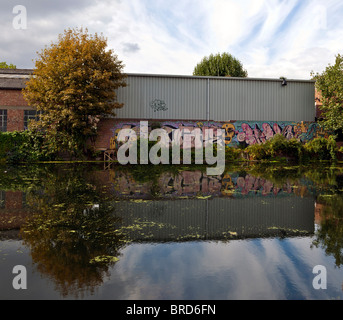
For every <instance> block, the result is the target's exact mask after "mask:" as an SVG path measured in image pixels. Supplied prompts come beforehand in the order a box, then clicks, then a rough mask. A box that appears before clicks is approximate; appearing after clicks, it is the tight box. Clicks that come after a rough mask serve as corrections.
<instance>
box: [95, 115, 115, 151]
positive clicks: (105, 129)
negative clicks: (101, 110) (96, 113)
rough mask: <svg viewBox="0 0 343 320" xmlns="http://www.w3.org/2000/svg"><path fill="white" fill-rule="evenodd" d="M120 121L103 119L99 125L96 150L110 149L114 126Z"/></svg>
mask: <svg viewBox="0 0 343 320" xmlns="http://www.w3.org/2000/svg"><path fill="white" fill-rule="evenodd" d="M116 122H118V119H116V120H115V119H102V120H101V121H100V122H99V125H98V137H97V139H96V141H95V144H93V146H94V147H95V148H96V149H109V148H110V139H111V138H112V137H113V136H114V132H113V129H114V126H115V123H116Z"/></svg>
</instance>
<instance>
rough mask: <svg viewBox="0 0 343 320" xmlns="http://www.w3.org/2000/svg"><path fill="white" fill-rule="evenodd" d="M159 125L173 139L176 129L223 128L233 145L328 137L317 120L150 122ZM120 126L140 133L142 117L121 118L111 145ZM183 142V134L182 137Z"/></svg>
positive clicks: (228, 141) (203, 129)
mask: <svg viewBox="0 0 343 320" xmlns="http://www.w3.org/2000/svg"><path fill="white" fill-rule="evenodd" d="M152 125H154V128H156V126H157V127H160V128H162V129H164V130H166V131H167V133H168V135H169V138H170V139H171V140H172V134H173V131H174V130H176V129H179V130H189V131H193V130H194V129H196V128H200V129H201V130H202V132H203V133H204V132H205V130H206V129H213V130H214V133H215V131H216V129H223V130H224V131H225V144H226V145H227V146H230V147H238V146H243V147H244V146H249V145H254V144H260V143H265V142H266V141H267V140H270V139H272V138H273V137H274V135H276V134H282V135H284V136H285V137H286V138H287V139H289V140H290V139H292V138H295V139H297V140H299V141H301V142H303V143H306V142H308V141H310V140H312V139H314V138H316V137H328V134H327V133H326V132H325V131H324V130H323V129H322V128H321V127H320V126H319V125H318V124H317V123H315V122H300V123H294V122H268V121H267V122H263V121H230V122H217V121H162V122H159V123H156V121H155V122H149V128H150V129H151V126H152ZM121 129H132V130H133V131H135V133H136V135H137V136H139V132H140V122H139V121H132V122H131V121H118V123H117V124H116V125H115V127H114V128H113V130H112V131H113V137H112V139H111V145H114V144H115V141H117V137H118V133H119V132H120V130H121ZM180 142H181V145H182V137H181V140H180Z"/></svg>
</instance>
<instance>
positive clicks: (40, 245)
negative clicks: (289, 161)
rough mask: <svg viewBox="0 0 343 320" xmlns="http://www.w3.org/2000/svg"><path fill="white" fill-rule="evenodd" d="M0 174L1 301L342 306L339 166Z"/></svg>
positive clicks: (13, 170) (52, 169)
mask: <svg viewBox="0 0 343 320" xmlns="http://www.w3.org/2000/svg"><path fill="white" fill-rule="evenodd" d="M0 172H1V175H0V190H1V191H0V299H118V300H119V299H125V300H131V299H138V300H140V299H144V300H146V299H158V300H161V299H165V300H169V299H173V300H174V299H175V300H177V299H181V300H183V299H185V300H192V299H198V300H212V299H218V300H226V299H228V300H234V299H240V300H241V299H245V300H250V299H251V300H255V299H280V300H290V299H301V300H304V299H309V300H315V299H342V298H343V290H342V289H343V287H342V286H343V271H342V268H341V265H342V263H343V255H342V246H343V192H342V191H343V166H340V165H337V164H336V165H330V164H322V165H320V166H307V167H299V166H287V167H285V166H283V167H277V166H271V165H269V166H261V165H260V166H258V165H254V166H248V167H246V166H241V167H232V168H227V171H226V172H225V173H224V174H223V175H222V176H207V175H206V170H205V168H192V167H165V166H164V167H144V166H142V167H140V166H136V167H131V168H130V167H125V168H123V167H116V166H112V167H111V166H106V165H105V166H104V165H102V164H101V165H90V164H88V165H85V164H82V165H81V164H69V165H66V164H64V165H61V164H55V165H39V166H32V167H0ZM16 265H22V266H24V267H25V268H26V270H27V289H25V290H15V289H14V287H13V280H14V278H15V277H16V274H14V273H13V268H14V266H16ZM317 265H321V266H323V267H325V269H326V271H327V277H326V289H320V290H316V289H315V288H314V287H313V280H314V279H315V277H316V276H317V274H314V273H313V268H314V267H315V266H317Z"/></svg>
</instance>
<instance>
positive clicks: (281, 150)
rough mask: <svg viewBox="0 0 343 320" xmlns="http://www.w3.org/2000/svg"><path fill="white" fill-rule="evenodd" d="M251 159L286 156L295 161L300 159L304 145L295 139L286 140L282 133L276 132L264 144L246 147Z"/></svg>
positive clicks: (270, 158) (272, 158)
mask: <svg viewBox="0 0 343 320" xmlns="http://www.w3.org/2000/svg"><path fill="white" fill-rule="evenodd" d="M246 153H248V155H249V158H250V159H252V160H275V159H280V158H287V159H291V160H295V161H300V160H302V157H303V153H304V147H303V145H302V143H301V142H299V141H298V140H296V139H291V140H287V139H286V138H285V137H284V136H283V135H281V134H277V135H275V136H274V137H273V138H272V139H270V140H268V141H267V142H265V143H264V144H255V145H251V146H249V147H248V148H247V149H246Z"/></svg>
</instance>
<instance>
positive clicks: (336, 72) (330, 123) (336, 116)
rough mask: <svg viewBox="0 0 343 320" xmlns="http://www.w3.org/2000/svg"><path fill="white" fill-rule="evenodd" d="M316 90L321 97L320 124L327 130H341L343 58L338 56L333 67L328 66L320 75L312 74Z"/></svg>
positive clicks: (342, 123) (342, 125) (342, 116)
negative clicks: (321, 118)
mask: <svg viewBox="0 0 343 320" xmlns="http://www.w3.org/2000/svg"><path fill="white" fill-rule="evenodd" d="M312 76H313V79H314V80H316V89H317V90H318V91H319V92H320V93H321V95H322V104H323V105H322V106H321V107H320V109H321V110H322V111H323V113H322V116H323V120H322V124H323V125H324V126H325V128H326V129H327V130H330V131H334V132H342V130H343V56H342V55H340V54H338V55H337V56H336V62H335V64H334V65H330V64H329V66H328V67H327V68H326V69H325V71H324V72H323V73H321V74H319V73H317V74H313V73H312Z"/></svg>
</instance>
